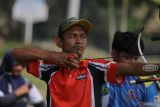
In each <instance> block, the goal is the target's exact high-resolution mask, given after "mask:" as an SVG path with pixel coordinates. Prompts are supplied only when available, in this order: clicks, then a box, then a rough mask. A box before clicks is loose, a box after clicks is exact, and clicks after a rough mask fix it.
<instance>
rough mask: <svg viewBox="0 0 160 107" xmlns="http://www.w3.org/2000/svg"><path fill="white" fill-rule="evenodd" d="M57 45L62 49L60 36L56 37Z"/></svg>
mask: <svg viewBox="0 0 160 107" xmlns="http://www.w3.org/2000/svg"><path fill="white" fill-rule="evenodd" d="M54 40H55V43H56V45H57V46H58V47H59V48H62V39H61V38H60V37H58V36H56V37H55V39H54Z"/></svg>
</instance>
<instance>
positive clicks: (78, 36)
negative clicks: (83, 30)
mask: <svg viewBox="0 0 160 107" xmlns="http://www.w3.org/2000/svg"><path fill="white" fill-rule="evenodd" d="M76 43H82V39H81V37H80V35H77V36H76Z"/></svg>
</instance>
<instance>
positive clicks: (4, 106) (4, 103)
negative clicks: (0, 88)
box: [0, 93, 18, 107]
mask: <svg viewBox="0 0 160 107" xmlns="http://www.w3.org/2000/svg"><path fill="white" fill-rule="evenodd" d="M17 100H18V97H17V96H16V95H15V93H11V94H8V95H6V96H0V106H1V107H10V106H11V105H13V104H14V103H15V102H16V101H17Z"/></svg>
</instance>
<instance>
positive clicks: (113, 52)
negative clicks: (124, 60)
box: [111, 49, 118, 57]
mask: <svg viewBox="0 0 160 107" xmlns="http://www.w3.org/2000/svg"><path fill="white" fill-rule="evenodd" d="M111 55H112V57H117V56H118V52H117V51H116V50H115V49H112V52H111Z"/></svg>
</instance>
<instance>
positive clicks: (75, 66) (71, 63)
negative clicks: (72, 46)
mask: <svg viewBox="0 0 160 107" xmlns="http://www.w3.org/2000/svg"><path fill="white" fill-rule="evenodd" d="M64 62H65V64H64V66H66V67H67V66H70V67H73V68H78V67H79V63H74V62H71V61H69V60H64Z"/></svg>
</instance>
